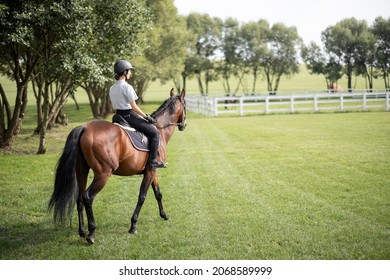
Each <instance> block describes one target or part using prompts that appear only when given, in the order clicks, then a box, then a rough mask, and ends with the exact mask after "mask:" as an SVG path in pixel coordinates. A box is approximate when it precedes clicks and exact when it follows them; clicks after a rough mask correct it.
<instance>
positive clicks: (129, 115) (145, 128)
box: [116, 110, 160, 160]
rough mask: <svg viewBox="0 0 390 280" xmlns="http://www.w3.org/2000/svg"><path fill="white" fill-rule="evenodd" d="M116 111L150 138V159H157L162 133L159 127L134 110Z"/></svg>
mask: <svg viewBox="0 0 390 280" xmlns="http://www.w3.org/2000/svg"><path fill="white" fill-rule="evenodd" d="M116 113H117V114H119V115H121V116H122V117H123V118H124V119H125V120H126V121H127V122H128V123H129V124H130V125H131V126H132V127H134V128H135V129H136V130H138V131H140V132H142V133H144V134H145V135H146V137H148V138H149V149H150V159H152V160H153V159H156V158H157V150H158V145H159V142H160V138H159V137H160V134H159V132H158V130H157V128H156V127H155V126H154V125H153V124H151V123H148V122H147V121H146V120H145V119H143V118H141V117H140V116H139V115H138V114H137V113H135V112H134V111H133V110H116Z"/></svg>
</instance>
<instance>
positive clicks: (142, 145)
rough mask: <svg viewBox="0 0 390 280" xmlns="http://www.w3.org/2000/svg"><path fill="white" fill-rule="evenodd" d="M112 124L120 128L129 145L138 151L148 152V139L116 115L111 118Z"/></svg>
mask: <svg viewBox="0 0 390 280" xmlns="http://www.w3.org/2000/svg"><path fill="white" fill-rule="evenodd" d="M112 123H113V124H115V125H117V126H119V127H120V128H122V129H123V130H124V131H125V132H126V134H127V136H129V139H130V142H131V144H133V146H134V148H136V149H137V150H139V151H143V152H149V151H150V150H149V139H148V137H146V136H145V134H143V133H142V132H140V131H137V130H136V129H135V128H134V127H132V126H130V125H129V123H128V122H127V121H126V120H125V119H124V118H123V117H122V116H121V115H118V114H115V115H114V116H112Z"/></svg>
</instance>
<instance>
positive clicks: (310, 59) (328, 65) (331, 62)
mask: <svg viewBox="0 0 390 280" xmlns="http://www.w3.org/2000/svg"><path fill="white" fill-rule="evenodd" d="M301 57H302V59H303V61H304V62H305V64H306V67H307V68H308V69H309V72H310V74H318V75H324V77H325V82H326V88H327V89H330V88H331V87H332V85H333V84H337V81H338V80H339V79H340V78H341V77H342V72H341V71H342V65H341V64H340V62H339V61H338V60H337V58H335V57H332V56H329V55H327V54H326V53H325V52H324V51H323V50H322V49H321V48H320V47H319V46H318V45H317V44H316V43H315V42H311V43H310V44H309V45H308V46H305V45H303V46H302V49H301Z"/></svg>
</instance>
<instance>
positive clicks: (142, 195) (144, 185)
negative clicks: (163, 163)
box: [129, 170, 156, 234]
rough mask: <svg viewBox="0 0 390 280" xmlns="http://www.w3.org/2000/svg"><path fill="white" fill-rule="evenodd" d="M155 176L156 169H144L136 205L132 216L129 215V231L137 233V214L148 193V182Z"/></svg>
mask: <svg viewBox="0 0 390 280" xmlns="http://www.w3.org/2000/svg"><path fill="white" fill-rule="evenodd" d="M155 176H156V170H148V171H145V174H144V178H143V179H142V183H141V187H140V190H139V195H138V202H137V206H136V207H135V210H134V213H133V216H132V217H131V226H130V229H129V233H133V234H135V233H137V221H138V215H139V212H140V211H141V208H142V205H143V204H144V202H145V199H146V194H147V193H148V189H149V186H150V184H151V183H152V181H153V179H154V177H155Z"/></svg>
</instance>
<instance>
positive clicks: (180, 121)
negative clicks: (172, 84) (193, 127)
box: [170, 89, 187, 131]
mask: <svg viewBox="0 0 390 280" xmlns="http://www.w3.org/2000/svg"><path fill="white" fill-rule="evenodd" d="M170 94H171V97H173V96H174V95H175V94H174V93H173V89H171V93H170ZM185 95H186V93H185V91H184V89H183V90H182V91H181V93H180V94H179V95H177V100H176V101H175V102H176V103H178V102H180V103H179V104H176V107H178V108H179V110H177V112H176V117H177V116H178V118H177V121H176V123H177V126H178V128H179V130H180V131H183V130H184V129H185V128H186V126H187V124H186V118H187V111H186V101H185V99H184V97H185Z"/></svg>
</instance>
